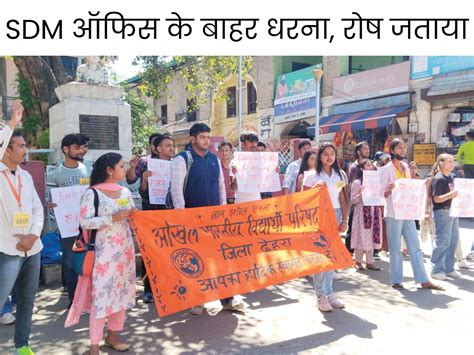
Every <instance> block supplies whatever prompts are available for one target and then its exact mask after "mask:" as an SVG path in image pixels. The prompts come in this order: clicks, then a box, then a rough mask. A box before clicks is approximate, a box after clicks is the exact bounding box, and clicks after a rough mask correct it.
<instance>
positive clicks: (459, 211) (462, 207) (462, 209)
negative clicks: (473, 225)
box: [449, 179, 474, 218]
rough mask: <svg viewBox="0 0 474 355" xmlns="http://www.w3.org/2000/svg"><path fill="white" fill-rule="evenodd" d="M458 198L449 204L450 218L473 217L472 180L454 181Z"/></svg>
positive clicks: (473, 197) (473, 190)
mask: <svg viewBox="0 0 474 355" xmlns="http://www.w3.org/2000/svg"><path fill="white" fill-rule="evenodd" d="M454 190H456V191H458V196H457V197H456V198H454V199H453V201H452V202H451V210H450V211H449V215H450V216H451V217H461V218H467V217H474V179H454Z"/></svg>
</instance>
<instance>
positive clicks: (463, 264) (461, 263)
mask: <svg viewBox="0 0 474 355" xmlns="http://www.w3.org/2000/svg"><path fill="white" fill-rule="evenodd" d="M457 266H458V268H463V269H469V267H470V265H469V264H468V263H467V261H466V259H462V260H461V261H459V262H458V263H457Z"/></svg>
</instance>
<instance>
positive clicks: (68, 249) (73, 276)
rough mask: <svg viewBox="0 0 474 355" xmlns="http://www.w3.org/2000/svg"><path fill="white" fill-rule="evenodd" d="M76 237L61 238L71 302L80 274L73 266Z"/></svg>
mask: <svg viewBox="0 0 474 355" xmlns="http://www.w3.org/2000/svg"><path fill="white" fill-rule="evenodd" d="M75 240H76V238H61V249H62V250H63V273H64V280H65V281H66V288H67V293H68V296H69V302H72V301H73V300H74V293H75V292H76V286H77V279H78V275H77V273H76V272H75V271H74V269H73V267H72V246H73V245H74V241H75Z"/></svg>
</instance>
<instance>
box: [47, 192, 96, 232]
mask: <svg viewBox="0 0 474 355" xmlns="http://www.w3.org/2000/svg"><path fill="white" fill-rule="evenodd" d="M87 188H88V186H84V185H75V186H68V187H58V188H53V189H51V199H52V202H53V203H55V204H56V207H55V208H54V215H55V217H56V222H57V224H58V228H59V232H60V233H61V238H70V237H75V236H76V235H77V234H78V233H79V212H80V204H81V196H82V194H83V193H84V191H86V189H87Z"/></svg>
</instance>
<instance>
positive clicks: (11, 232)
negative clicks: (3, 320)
mask: <svg viewBox="0 0 474 355" xmlns="http://www.w3.org/2000/svg"><path fill="white" fill-rule="evenodd" d="M20 106H21V105H20ZM13 111H14V114H13V118H12V119H13V120H14V121H13V122H12V124H15V125H16V123H18V122H19V121H20V118H21V112H22V109H20V108H19V107H18V106H16V107H15V106H14V108H13ZM15 122H16V123H15ZM9 128H10V129H12V127H11V125H10V127H9ZM7 135H11V138H10V139H9V141H8V143H7V145H6V149H5V150H3V147H2V152H1V153H3V152H4V154H3V156H1V155H0V158H2V163H0V206H1V207H0V230H1V231H2V232H1V233H0V304H2V305H3V304H4V303H5V301H6V299H7V297H8V296H9V294H10V292H11V290H12V288H13V286H14V285H15V284H16V287H17V312H16V318H17V319H16V324H15V336H14V342H15V347H16V349H17V352H18V353H20V354H22V353H25V354H32V353H33V352H32V351H31V349H30V347H29V345H28V340H29V337H30V330H31V319H32V314H33V304H34V300H35V295H36V291H37V288H38V280H39V274H40V265H41V258H40V257H41V253H40V251H41V249H42V247H43V246H42V244H41V240H40V235H41V230H42V229H43V221H44V211H43V206H42V204H41V201H40V199H39V197H38V194H37V192H36V190H35V187H34V184H33V179H32V177H31V175H30V174H29V173H28V172H27V171H25V170H23V169H21V167H20V166H19V165H20V164H21V163H22V162H23V161H24V159H25V156H26V152H27V149H26V143H25V140H24V138H23V137H22V136H21V133H20V132H19V131H15V132H13V133H11V132H8V134H7ZM4 137H5V136H3V137H0V142H2V141H3V142H5V141H4V140H2V139H3V138H4Z"/></svg>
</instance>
